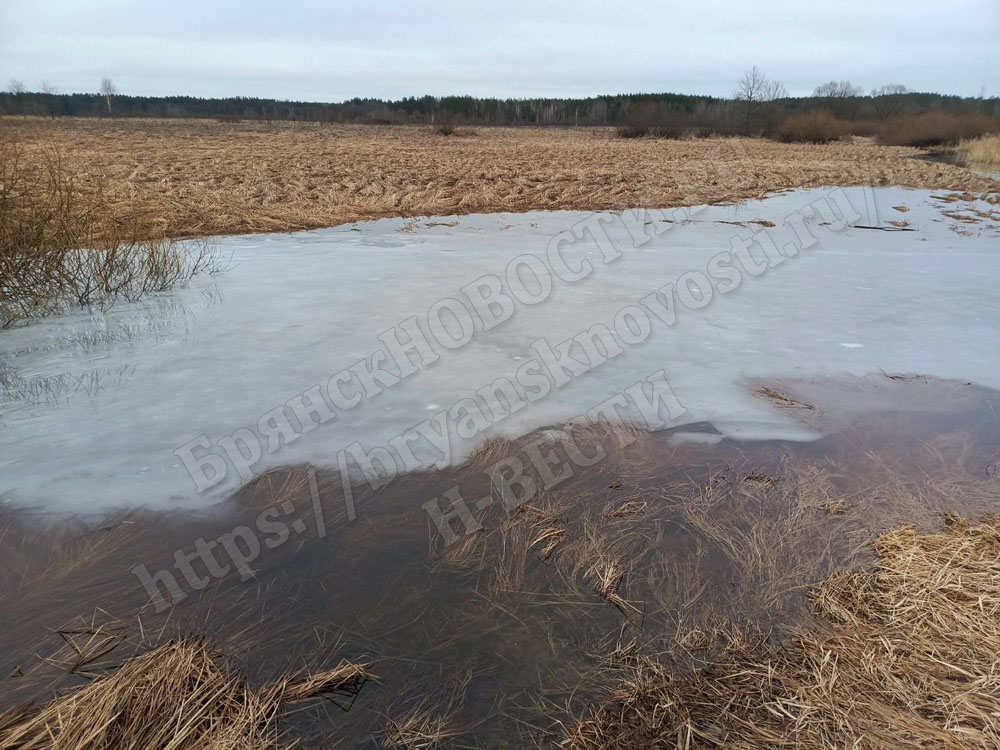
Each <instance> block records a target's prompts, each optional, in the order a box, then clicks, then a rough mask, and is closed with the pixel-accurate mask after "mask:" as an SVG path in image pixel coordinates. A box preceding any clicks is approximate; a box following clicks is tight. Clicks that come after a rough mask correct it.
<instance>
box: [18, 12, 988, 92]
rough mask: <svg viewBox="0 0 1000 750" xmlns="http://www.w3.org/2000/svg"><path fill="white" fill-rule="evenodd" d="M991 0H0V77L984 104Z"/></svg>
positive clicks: (160, 88) (68, 86) (193, 86)
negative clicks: (762, 94)
mask: <svg viewBox="0 0 1000 750" xmlns="http://www.w3.org/2000/svg"><path fill="white" fill-rule="evenodd" d="M998 38H1000V5H998V3H997V2H996V0H953V2H951V3H949V4H948V5H947V6H944V7H943V6H942V5H941V4H940V3H939V2H937V0H908V2H907V3H905V4H903V3H898V2H885V1H883V2H879V1H878V0H841V1H840V2H825V1H824V2H812V3H801V2H792V1H791V0H776V1H775V2H770V3H766V4H764V3H759V4H758V3H748V2H746V0H739V1H737V0H705V1H703V2H694V3H677V2H663V1H662V0H661V2H655V1H653V0H642V1H641V2H636V3H631V4H629V5H628V6H625V7H623V6H619V5H615V4H612V3H598V2H593V1H590V0H584V1H578V2H554V1H550V2H546V1H545V0H535V1H534V2H527V1H526V0H512V2H506V3H502V4H501V3H496V4H485V3H484V4H482V5H480V4H478V3H474V2H468V0H465V1H464V2H460V1H457V0H440V1H439V2H434V3H425V2H393V1H391V0H369V2H366V3H365V4H363V5H360V6H358V7H354V6H350V5H346V4H342V3H329V2H319V1H318V0H288V2H284V3H261V2H235V0H219V1H218V2H213V3H206V2H204V1H203V0H202V1H201V2H194V0H176V1H174V2H169V3H166V2H159V1H158V0H154V1H153V2H134V1H129V0H90V1H89V2H87V3H82V2H79V1H78V0H62V1H46V0H31V1H29V0H4V2H3V5H2V6H0V85H3V84H4V83H5V82H6V80H7V79H8V78H17V79H20V80H23V81H24V82H25V83H26V84H28V85H29V87H37V86H38V85H39V84H40V83H41V82H42V81H48V82H50V83H51V84H53V85H55V86H56V87H57V88H58V90H60V91H63V92H70V91H95V90H96V89H97V86H98V83H99V81H100V79H101V77H102V76H105V75H109V76H111V77H112V78H114V80H115V82H116V83H117V84H118V87H119V89H120V90H121V91H122V93H127V94H152V95H165V94H192V95H196V96H233V95H242V96H269V97H279V98H290V99H309V100H328V101H330V100H341V99H346V98H350V97H353V96H380V97H393V98H395V97H400V96H406V95H421V94H425V93H431V94H474V95H479V96H546V95H550V96H569V95H592V94H601V93H618V92H628V91H676V92H683V93H704V94H714V95H721V96H725V95H728V94H730V93H731V92H732V89H733V86H734V82H735V80H736V79H737V78H738V77H739V76H740V74H741V73H742V71H743V70H744V69H745V68H747V67H749V66H750V65H754V64H756V65H758V66H760V67H761V68H762V69H764V70H765V72H766V73H767V74H768V75H770V76H771V77H773V78H776V79H778V80H780V81H782V82H783V83H784V84H785V86H786V87H787V88H788V90H789V92H790V93H792V94H808V93H810V92H811V91H812V89H813V88H814V87H815V86H817V85H818V84H820V83H823V82H825V81H828V80H831V79H838V80H839V79H845V78H846V79H850V80H851V81H852V82H854V83H855V84H858V85H861V86H863V87H864V88H865V89H870V88H872V87H875V86H879V85H882V84H884V83H902V84H905V85H906V86H908V87H910V88H913V89H918V90H923V91H941V92H944V93H956V94H962V95H978V94H979V92H980V89H981V87H985V89H986V92H987V95H998V94H1000V44H998V43H997V39H998Z"/></svg>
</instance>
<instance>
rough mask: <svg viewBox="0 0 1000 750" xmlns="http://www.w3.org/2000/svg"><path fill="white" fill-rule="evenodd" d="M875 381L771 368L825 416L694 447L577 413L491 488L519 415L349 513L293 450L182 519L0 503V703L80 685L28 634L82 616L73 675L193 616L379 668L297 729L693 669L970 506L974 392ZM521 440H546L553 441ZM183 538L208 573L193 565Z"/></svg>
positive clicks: (498, 715)
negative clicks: (155, 594) (817, 431)
mask: <svg viewBox="0 0 1000 750" xmlns="http://www.w3.org/2000/svg"><path fill="white" fill-rule="evenodd" d="M884 381H885V382H884V383H882V384H869V385H868V386H867V387H856V386H857V384H854V386H851V387H848V386H844V385H843V384H836V383H827V384H826V387H823V385H822V384H817V383H815V382H813V383H802V384H795V383H794V382H786V383H775V384H772V385H773V390H780V392H781V394H787V395H788V398H787V400H789V401H794V402H795V403H800V404H807V405H808V406H810V407H811V408H810V409H809V410H808V411H810V412H811V413H813V414H814V415H818V416H815V417H814V418H817V419H820V420H824V424H825V425H827V426H830V425H833V426H835V428H836V429H835V431H834V432H833V433H832V434H830V435H829V436H827V437H825V438H822V439H820V440H817V441H815V442H812V443H798V442H780V441H758V442H740V441H734V440H729V439H725V440H722V441H720V442H718V443H717V444H714V445H709V444H704V443H696V442H688V441H684V440H676V439H674V436H673V435H672V434H671V433H669V432H665V433H656V434H647V433H634V432H632V431H630V430H627V429H623V428H621V427H613V426H600V425H597V426H594V427H593V428H591V430H590V432H587V433H585V434H580V435H578V436H577V438H578V439H577V445H578V447H580V448H581V449H582V450H583V451H584V452H585V453H586V454H587V455H595V454H596V452H597V449H598V447H600V448H601V449H603V450H604V451H606V453H607V457H606V458H605V459H604V460H601V461H596V462H594V463H593V465H592V466H590V467H588V468H585V469H580V470H578V471H577V472H576V473H575V475H574V476H572V477H571V478H569V479H568V480H567V481H565V482H563V483H560V484H559V485H557V486H554V487H552V488H551V489H550V490H548V491H543V492H538V493H535V494H534V495H531V496H526V497H519V498H516V500H515V501H514V502H510V503H505V502H504V498H505V495H504V493H503V491H502V485H503V482H502V478H503V477H502V476H498V475H497V473H496V470H495V469H490V468H489V467H490V466H491V465H493V464H494V462H495V461H496V460H497V459H498V458H500V457H502V456H506V457H508V458H510V457H514V458H518V459H519V460H521V461H522V462H524V465H525V466H529V467H530V466H532V464H531V462H530V449H529V448H527V445H529V444H530V443H531V441H532V440H533V439H534V438H538V437H539V435H540V434H541V433H534V434H533V435H531V436H526V437H525V438H522V439H521V440H518V441H513V442H509V443H494V444H491V445H490V446H487V447H486V448H484V450H483V451H482V452H480V454H478V455H477V457H476V458H475V459H474V460H473V461H472V462H470V463H469V464H466V465H464V466H461V467H456V468H452V469H448V470H445V471H441V472H434V473H422V474H416V475H411V476H408V477H406V478H405V479H404V480H402V481H398V482H396V483H394V484H392V485H389V486H388V487H385V488H383V489H382V490H380V491H377V492H366V493H360V494H358V495H357V496H356V497H355V503H356V506H357V513H358V517H357V520H355V521H354V522H348V521H347V512H346V508H345V507H344V504H343V499H342V495H341V491H340V488H339V481H338V479H337V477H336V475H335V474H334V473H328V472H323V471H320V472H319V473H318V474H317V475H316V480H317V481H316V485H315V487H316V493H313V492H312V491H311V489H310V486H311V479H310V473H309V472H308V471H307V470H306V468H305V467H294V468H289V469H283V470H278V471H274V472H271V473H269V474H267V475H265V476H264V477H261V478H260V479H258V480H256V481H254V482H252V483H250V484H249V485H247V486H245V487H243V488H242V489H241V490H240V491H239V492H238V493H236V495H235V496H234V497H233V498H231V500H230V501H229V502H228V503H227V504H226V505H225V506H224V507H222V508H218V509H216V510H215V511H214V512H212V513H205V514H203V515H201V516H196V517H192V516H190V515H180V514H174V515H171V514H153V513H150V512H134V513H131V514H128V515H125V516H120V517H116V518H113V519H108V520H106V521H105V522H103V523H101V524H100V525H97V526H94V525H87V524H82V523H80V524H75V523H72V522H69V523H66V522H62V523H55V522H49V523H46V522H41V521H39V520H38V519H37V518H33V517H29V516H28V515H26V514H23V513H21V514H19V513H17V512H15V511H9V512H8V513H7V514H6V515H5V516H2V517H0V519H2V523H3V528H2V530H0V533H2V535H3V537H4V539H5V545H4V546H3V547H2V548H0V554H2V555H3V558H2V559H0V571H2V578H0V611H2V612H3V615H4V622H5V623H9V626H8V627H6V628H5V629H4V630H3V632H0V670H2V671H3V673H4V674H16V675H17V677H16V678H12V679H9V680H6V681H5V682H3V683H0V699H2V700H0V704H2V706H8V705H11V704H12V703H14V702H17V701H20V700H24V699H27V698H32V697H38V696H45V695H49V694H51V691H52V690H53V689H55V688H56V687H63V686H67V685H72V684H78V683H80V682H81V681H82V680H83V678H81V677H80V676H78V675H66V674H64V672H65V670H62V671H60V668H59V665H60V663H61V662H60V660H59V658H57V657H58V656H59V654H61V653H63V652H62V651H60V649H64V648H65V643H64V642H63V640H62V639H61V638H59V637H58V636H57V635H56V634H54V633H53V632H52V630H51V629H53V628H59V627H60V626H62V625H64V624H66V623H70V622H75V623H77V626H78V627H79V623H80V622H81V618H82V621H85V622H86V623H90V625H88V627H92V626H93V625H94V623H95V622H97V623H104V624H105V625H107V626H108V627H111V625H112V624H113V625H114V627H115V628H119V629H120V628H124V632H127V633H128V635H127V638H126V639H125V640H124V641H123V642H122V643H121V645H120V646H118V647H116V648H115V650H114V651H112V652H110V653H109V654H107V655H106V656H102V657H101V658H100V659H95V661H94V663H93V664H92V665H91V669H92V671H94V672H95V673H99V672H100V670H101V669H104V668H110V667H112V666H114V664H116V663H118V662H119V661H120V660H121V659H122V658H124V657H125V656H126V655H127V654H128V653H130V651H132V650H135V649H139V648H143V647H144V646H145V645H148V644H149V643H151V642H159V641H162V640H163V639H166V638H168V637H170V635H171V634H174V633H187V632H199V633H205V634H208V635H209V636H210V637H211V639H212V642H213V643H214V644H215V645H216V646H217V647H218V648H220V649H222V650H224V651H226V652H227V653H230V654H233V655H234V657H235V658H236V659H237V660H238V663H239V664H240V665H241V666H242V667H244V668H245V669H246V670H247V672H248V674H249V675H250V677H251V679H252V680H254V681H258V682H259V681H263V680H265V679H268V678H269V677H272V676H274V675H276V674H279V673H281V672H284V671H287V670H288V669H289V668H295V667H298V666H300V665H304V664H308V665H310V666H311V667H316V668H322V667H324V666H329V665H330V664H331V663H335V662H336V661H337V660H339V658H341V657H350V658H358V659H362V660H370V661H371V662H372V670H373V672H375V673H376V674H377V675H378V676H379V679H380V682H379V683H378V684H369V685H367V686H366V687H365V689H364V690H363V691H362V693H361V695H360V697H359V698H358V700H357V701H356V702H355V704H354V705H353V707H352V709H351V711H350V712H349V713H343V712H341V711H340V710H339V709H337V708H335V707H333V706H330V705H328V706H326V707H323V708H317V709H314V710H310V711H306V712H303V713H300V714H296V715H295V716H294V717H293V718H292V720H291V722H290V724H291V727H290V728H291V729H292V730H293V731H294V732H295V733H296V734H297V735H299V736H302V737H304V738H306V739H307V740H308V742H307V746H317V747H320V746H322V747H329V746H333V745H332V744H331V743H335V742H340V743H341V744H342V745H343V746H345V747H357V746H368V747H377V746H378V745H377V740H376V739H373V738H377V737H378V736H379V733H380V732H381V731H382V730H383V728H384V727H385V723H386V721H387V719H388V718H393V719H397V720H398V719H400V718H402V717H405V716H407V715H409V714H410V713H412V712H413V711H415V710H418V709H419V710H420V711H424V712H426V713H428V714H429V715H431V716H436V717H439V718H441V719H442V720H444V721H446V722H447V725H448V726H449V727H450V728H451V729H453V730H454V731H457V732H459V733H460V740H461V741H460V742H459V744H460V746H489V747H499V746H510V747H525V746H531V745H534V744H536V743H539V742H541V743H544V742H545V741H547V740H548V739H555V738H556V737H557V736H558V726H557V722H559V721H567V720H568V719H569V718H570V717H571V715H572V714H574V713H579V712H580V711H583V710H584V709H585V708H586V706H588V705H590V704H591V703H592V702H594V701H595V700H597V699H599V698H600V697H602V696H603V691H604V690H605V689H606V688H607V687H608V686H609V685H610V684H612V683H613V681H614V677H615V675H616V674H617V672H616V669H617V667H616V664H620V663H621V661H622V660H623V659H626V660H627V659H628V658H629V656H628V655H629V654H635V653H647V652H654V653H657V654H661V655H662V656H663V658H665V660H666V661H668V662H671V663H674V664H676V665H678V666H690V665H695V666H697V665H699V664H703V663H705V662H706V661H707V660H710V659H711V656H712V653H713V649H715V648H716V647H717V646H718V644H716V643H715V641H714V640H713V635H712V634H713V633H716V632H718V630H719V628H721V627H723V626H736V627H740V628H744V629H755V630H756V629H760V630H763V631H764V632H765V633H767V634H769V635H770V637H771V638H772V639H774V640H778V641H780V640H781V639H783V638H784V637H785V636H786V635H787V634H788V633H789V632H790V631H792V630H793V629H795V628H797V627H801V626H803V625H804V624H808V623H809V622H810V618H809V609H808V598H807V592H808V590H809V586H810V585H811V584H814V583H816V582H818V581H821V580H823V579H825V578H826V577H827V576H829V575H830V573H831V572H832V571H834V570H836V569H838V568H840V567H843V566H845V565H852V564H862V563H864V562H865V561H866V560H867V559H868V558H867V549H866V546H865V545H866V543H867V542H868V541H869V540H871V539H872V538H873V537H874V536H875V535H877V534H879V533H880V532H883V531H886V530H888V529H891V528H894V527H896V526H898V525H900V524H903V523H915V524H917V525H919V526H923V527H927V528H936V527H938V526H940V525H941V523H942V521H943V518H944V516H943V514H944V513H946V512H955V513H959V514H962V515H965V516H968V517H972V518H974V517H977V516H979V515H981V514H983V513H986V512H990V511H993V510H995V508H996V503H997V501H998V500H1000V479H998V477H997V466H998V462H1000V419H998V418H997V415H998V413H1000V412H998V411H997V409H998V407H1000V394H998V393H997V392H993V391H988V390H984V389H980V388H977V387H975V386H971V385H968V384H959V383H941V382H936V381H932V380H925V379H917V378H915V379H911V380H899V381H897V380H892V379H890V378H884ZM852 393H853V394H854V399H853V401H854V403H855V409H854V411H853V412H851V410H850V409H849V408H848V406H847V405H848V403H849V402H850V401H851V394H852ZM775 403H776V406H775V408H778V409H781V408H786V407H783V406H781V402H780V401H775ZM844 414H846V415H847V416H846V417H845V416H843V415H844ZM536 447H537V446H536ZM543 447H544V451H545V454H546V455H553V456H556V457H559V456H562V457H563V459H565V455H566V454H565V446H563V447H560V445H559V443H558V441H557V440H553V441H552V442H551V443H543ZM549 451H551V453H549ZM554 465H555V464H554ZM530 471H532V472H533V471H535V470H534V469H530ZM533 476H534V480H535V481H536V482H538V483H539V485H540V483H541V477H540V475H539V474H537V473H535V474H533ZM455 486H458V487H459V488H460V491H461V495H462V497H464V498H468V499H470V502H471V500H472V499H477V498H482V497H491V498H493V500H494V502H492V503H489V504H487V505H486V506H483V507H480V504H479V503H472V508H473V510H474V512H475V518H476V520H477V521H478V523H480V524H481V525H482V528H481V529H479V530H477V531H474V532H473V533H470V534H463V533H461V532H462V531H463V529H462V525H461V524H460V523H457V522H455V524H454V526H453V527H452V528H453V530H454V531H456V533H457V539H456V540H455V541H454V543H452V544H451V545H450V546H444V545H443V540H442V538H441V535H440V534H439V533H438V530H437V527H436V526H435V523H434V522H432V520H431V518H430V516H429V515H428V514H427V513H426V512H425V511H424V510H423V509H422V507H421V506H422V505H423V504H424V503H425V502H426V501H427V500H429V499H431V498H435V497H441V496H442V495H443V494H444V493H446V492H447V491H449V489H450V488H453V487H455ZM316 497H318V498H319V499H320V502H321V505H322V508H323V509H324V513H323V525H324V526H325V529H326V535H325V537H324V538H318V534H317V518H316V516H315V514H314V506H313V500H314V498H316ZM272 507H273V508H274V510H273V511H271V512H270V513H269V515H267V516H265V517H264V519H265V521H266V523H265V524H264V525H262V524H261V518H262V513H264V512H267V511H268V509H270V508H272ZM267 524H270V525H267ZM237 538H238V540H237V541H238V543H235V542H234V539H237ZM206 540H208V541H206ZM255 540H256V542H258V543H259V544H260V548H259V549H258V550H256V552H257V554H251V553H253V552H254V549H253V543H254V541H255ZM272 543H273V545H272ZM231 544H235V546H229V545H231ZM199 545H200V546H201V548H202V549H204V548H205V547H206V546H207V547H210V548H211V549H212V550H213V556H212V560H213V562H214V563H216V565H217V566H219V567H220V569H221V568H223V567H225V568H228V571H227V572H226V573H224V574H221V575H216V574H215V573H213V572H212V571H211V570H210V569H209V567H208V566H207V564H206V562H205V560H206V559H207V558H205V557H201V556H199V555H197V554H196V551H197V550H198V549H199ZM248 560H249V562H247V561H248ZM183 561H187V562H188V563H190V564H191V565H190V567H188V568H186V569H185V568H184V564H183ZM239 561H242V562H243V563H244V565H243V568H244V569H245V570H244V574H243V575H242V576H241V575H240V565H239V564H238V562H239ZM138 564H142V565H145V566H146V568H147V569H148V570H149V571H151V572H156V571H160V570H163V571H168V572H169V573H170V574H171V575H172V576H173V578H174V579H175V580H176V581H177V583H178V586H180V587H181V588H182V589H183V594H184V596H183V598H182V599H181V600H180V601H178V602H177V603H176V605H175V606H174V607H173V608H172V609H171V610H170V611H169V612H165V613H157V612H155V611H154V610H153V608H152V607H151V606H149V603H148V600H147V595H146V592H145V590H144V589H143V588H142V585H141V584H140V583H139V581H138V579H137V577H136V576H135V575H133V574H131V573H129V570H130V569H132V568H134V567H135V566H136V565H138ZM185 570H186V571H187V572H185ZM241 578H242V579H243V580H241ZM164 590H165V589H164ZM95 618H96V619H95ZM84 629H86V628H84ZM118 632H119V630H115V633H118ZM34 654H37V656H35V655H34ZM39 657H40V658H39ZM46 658H48V659H49V660H50V661H49V662H46V661H44V660H45V659H46ZM310 743H313V744H310ZM366 743H367V744H366Z"/></svg>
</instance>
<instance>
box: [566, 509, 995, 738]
mask: <svg viewBox="0 0 1000 750" xmlns="http://www.w3.org/2000/svg"><path fill="white" fill-rule="evenodd" d="M873 549H874V552H875V555H876V559H875V563H874V565H873V566H872V567H871V568H870V569H864V570H854V571H841V572H838V573H836V574H834V575H833V576H831V577H830V578H829V579H828V580H826V581H825V582H824V583H822V584H821V585H819V586H818V587H817V588H816V589H815V590H814V591H813V592H812V595H811V599H812V609H813V612H814V614H815V615H816V617H817V618H818V619H819V624H817V625H816V626H815V627H812V628H809V629H807V630H803V631H800V632H798V633H796V634H795V635H794V636H793V637H792V638H790V639H789V641H788V642H787V643H785V644H782V645H779V646H776V645H774V644H771V643H768V642H767V641H766V640H763V639H760V638H747V637H745V636H743V635H740V634H739V633H736V632H730V633H728V634H727V635H726V637H725V639H724V640H725V642H724V643H723V645H722V653H721V655H720V656H719V657H718V658H717V659H716V660H714V661H713V663H711V664H710V665H708V666H706V667H704V668H702V669H699V670H696V671H691V672H686V673H685V672H679V673H678V672H677V671H672V670H671V669H670V668H669V667H668V666H667V660H666V659H658V658H656V657H649V656H643V657H641V658H639V659H638V660H637V661H636V663H635V664H634V665H632V666H629V667H627V668H626V669H625V670H624V672H625V674H624V676H623V677H622V678H621V679H620V680H619V682H618V683H617V685H616V686H615V687H614V688H613V689H612V690H611V692H610V694H609V695H608V698H607V701H606V702H605V703H603V704H602V705H600V706H598V707H596V708H594V709H592V710H591V711H590V712H589V713H588V714H587V715H586V716H585V717H584V718H582V719H581V720H580V721H579V722H577V723H576V724H574V725H573V726H572V727H570V728H569V730H568V732H567V734H566V737H565V739H564V741H563V743H562V746H564V747H570V748H578V749H580V750H584V749H586V750H590V749H591V748H593V749H594V750H596V749H597V748H602V749H603V748H637V747H644V748H645V747H648V748H671V750H673V749H675V748H688V747H701V748H709V747H718V748H723V747H724V748H760V747H796V748H806V747H808V748H842V747H853V748H927V747H942V748H995V747H997V746H998V745H1000V678H998V674H1000V655H998V654H1000V618H998V617H997V614H998V611H1000V521H998V519H995V518H990V519H987V520H984V521H983V522H982V523H980V524H971V523H968V522H966V521H964V520H962V519H959V518H956V517H951V518H950V519H949V522H948V525H946V526H945V528H944V529H943V530H942V531H940V532H938V533H925V532H921V531H918V530H917V529H915V528H913V527H912V526H906V527H903V528H901V529H898V530H896V531H892V532H890V533H888V534H885V535H883V536H881V537H879V538H878V539H877V540H876V541H875V542H874V544H873ZM716 637H717V638H720V637H721V636H719V635H717V636H716Z"/></svg>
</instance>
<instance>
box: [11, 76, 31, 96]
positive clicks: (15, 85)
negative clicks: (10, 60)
mask: <svg viewBox="0 0 1000 750" xmlns="http://www.w3.org/2000/svg"><path fill="white" fill-rule="evenodd" d="M7 90H8V91H10V93H12V94H23V93H24V92H25V91H27V90H28V89H27V88H26V87H25V85H24V83H23V82H22V81H19V80H17V79H16V78H11V79H10V83H8V84H7Z"/></svg>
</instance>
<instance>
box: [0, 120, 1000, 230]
mask: <svg viewBox="0 0 1000 750" xmlns="http://www.w3.org/2000/svg"><path fill="white" fill-rule="evenodd" d="M461 133H462V131H461V130H460V131H459V134H458V135H454V136H444V135H440V134H439V133H437V132H436V131H434V130H432V129H430V128H427V127H417V126H413V127H404V126H398V127H390V126H384V127H383V126H352V125H324V124H317V123H261V122H244V123H220V122H215V121H210V120H149V119H142V120H97V119H69V118H62V119H58V120H46V119H40V118H7V119H6V120H3V121H0V138H10V139H14V140H15V141H17V142H19V143H20V144H21V146H22V148H23V150H24V156H25V159H26V160H27V161H28V162H38V161H40V160H41V159H43V158H44V157H49V156H51V155H52V154H53V153H57V154H59V155H60V157H61V158H62V160H63V161H64V164H65V166H66V168H67V169H68V170H69V171H70V172H71V173H72V174H75V175H76V176H77V177H78V178H79V183H80V184H81V185H83V186H84V187H86V186H87V185H92V186H94V187H95V189H96V187H97V186H98V185H100V187H101V191H102V202H103V203H104V204H105V205H106V207H107V209H108V210H109V211H111V212H113V213H114V215H115V216H116V218H117V220H118V221H120V222H127V223H129V224H132V223H133V222H137V223H138V224H140V225H143V226H146V227H147V228H148V232H149V233H150V236H162V235H163V234H166V235H168V236H188V235H212V234H226V233H244V232H270V231H283V230H293V229H306V228H315V227H323V226H332V225H335V224H341V223H345V222H351V221H357V220H363V219H373V218H379V217H385V216H422V215H442V214H452V213H459V214H462V213H475V212H490V211H528V210H532V209H581V210H589V209H615V208H623V207H627V206H637V205H644V206H676V205H684V204H692V203H694V204H697V203H707V202H716V201H726V200H736V199H740V198H747V197H755V196H759V195H761V194H763V193H765V192H768V191H772V190H777V189H781V188H789V187H800V186H819V185H851V184H859V183H862V182H865V181H869V180H870V181H871V183H872V184H876V185H887V184H894V185H905V186H910V187H921V188H951V189H956V190H968V191H973V192H983V191H996V190H997V189H998V185H997V183H996V182H993V181H990V180H988V179H986V178H982V177H979V176H976V175H974V174H972V173H970V172H968V171H966V170H964V169H961V168H959V167H955V166H952V165H947V164H937V163H932V162H927V161H923V160H920V159H917V158H911V157H915V156H918V155H919V154H920V151H919V150H918V149H914V148H907V147H887V146H878V145H875V144H874V143H872V142H871V141H870V140H867V139H854V140H853V141H844V142H836V143H831V144H825V145H809V144H781V143H775V142H772V141H765V140H755V139H702V140H685V141H677V140H662V139H619V138H616V137H615V135H614V131H613V130H611V129H593V128H581V129H543V128H522V129H515V128H480V129H479V130H478V131H475V132H467V133H466V134H464V135H463V134H461Z"/></svg>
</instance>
